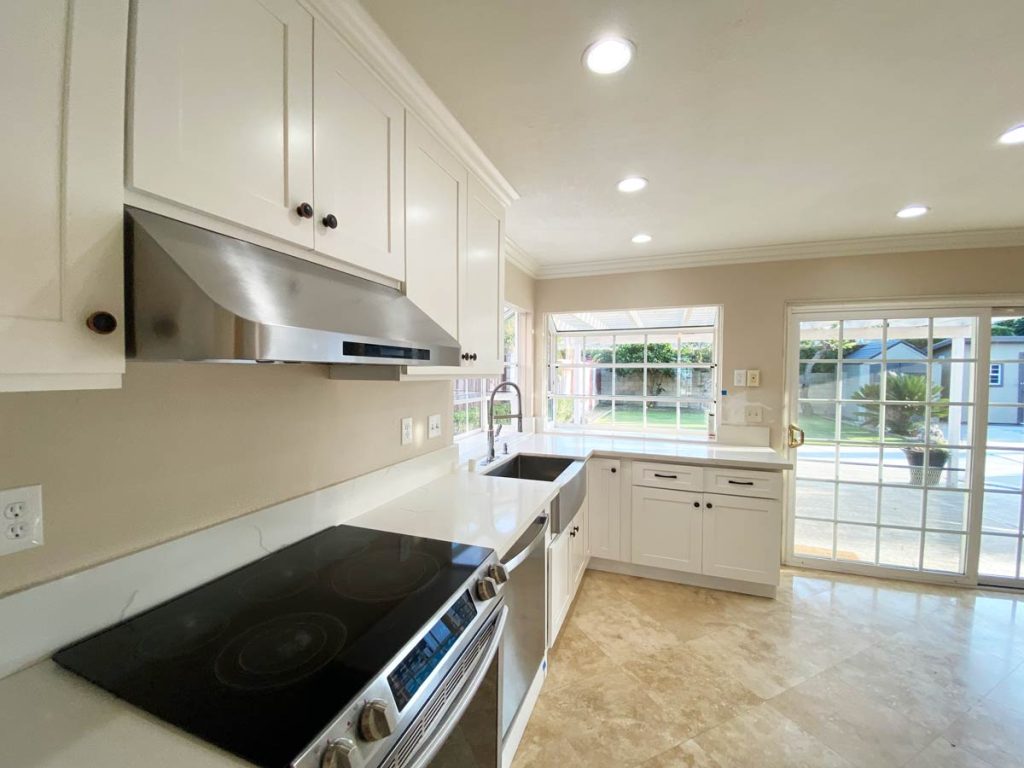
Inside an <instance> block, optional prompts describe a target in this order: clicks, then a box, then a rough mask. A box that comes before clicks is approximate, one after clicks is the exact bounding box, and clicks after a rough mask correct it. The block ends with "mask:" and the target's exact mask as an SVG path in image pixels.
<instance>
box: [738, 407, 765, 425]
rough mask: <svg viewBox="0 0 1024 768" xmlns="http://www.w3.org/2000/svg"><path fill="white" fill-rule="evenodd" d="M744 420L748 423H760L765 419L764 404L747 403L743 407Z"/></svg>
mask: <svg viewBox="0 0 1024 768" xmlns="http://www.w3.org/2000/svg"><path fill="white" fill-rule="evenodd" d="M743 420H744V421H745V422H747V423H748V424H760V423H761V422H762V421H764V406H762V405H747V406H745V407H744V408H743Z"/></svg>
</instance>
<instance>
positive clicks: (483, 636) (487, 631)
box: [382, 605, 508, 768]
mask: <svg viewBox="0 0 1024 768" xmlns="http://www.w3.org/2000/svg"><path fill="white" fill-rule="evenodd" d="M507 621H508V607H507V606H505V605H502V606H501V607H500V608H499V609H498V610H496V611H495V612H494V616H493V618H492V619H491V620H490V621H489V622H488V623H487V624H486V625H485V626H484V628H483V629H482V630H480V632H479V634H478V635H477V638H476V639H475V640H474V642H473V643H472V644H471V645H470V646H469V648H468V649H467V650H466V651H465V654H464V655H465V656H467V657H469V656H472V659H471V660H468V661H469V663H468V664H467V665H465V666H464V665H463V664H461V663H460V664H457V665H456V666H455V668H454V669H453V670H452V672H451V673H449V675H448V677H447V678H446V679H445V680H444V682H443V683H441V685H439V686H438V688H437V690H436V691H435V693H434V695H433V696H432V697H431V699H430V700H429V701H427V702H426V703H425V704H424V705H423V708H422V710H421V711H420V715H419V716H418V717H417V718H416V721H415V722H413V723H412V724H411V725H410V727H409V729H408V730H407V731H406V734H405V736H404V737H403V738H402V740H401V741H400V742H399V743H398V744H397V745H396V747H395V749H394V750H393V751H392V752H391V754H390V755H388V757H386V758H385V759H384V762H383V763H382V766H383V768H428V767H429V768H500V762H501V669H500V656H499V654H498V649H499V648H500V647H501V641H502V635H503V634H504V632H505V625H506V623H507Z"/></svg>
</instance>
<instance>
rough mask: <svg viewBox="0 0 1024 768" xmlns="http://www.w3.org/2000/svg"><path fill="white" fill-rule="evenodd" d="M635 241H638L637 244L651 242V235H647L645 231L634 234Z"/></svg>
mask: <svg viewBox="0 0 1024 768" xmlns="http://www.w3.org/2000/svg"><path fill="white" fill-rule="evenodd" d="M633 242H634V243H636V244H637V245H643V244H644V243H649V242H651V236H650V235H645V234H643V233H641V234H639V235H633Z"/></svg>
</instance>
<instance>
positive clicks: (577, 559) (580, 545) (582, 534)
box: [569, 499, 589, 602]
mask: <svg viewBox="0 0 1024 768" xmlns="http://www.w3.org/2000/svg"><path fill="white" fill-rule="evenodd" d="M587 527H588V526H587V500H586V499H584V500H583V506H582V507H581V509H580V511H579V512H577V513H576V519H575V520H573V525H572V528H571V529H570V533H571V534H572V535H571V538H572V541H571V542H570V544H569V546H570V549H571V553H570V558H569V559H570V574H569V601H570V602H572V600H573V599H574V598H575V597H576V590H577V589H578V588H579V586H580V582H581V581H583V573H584V572H585V571H586V570H587V560H588V559H589V556H588V553H587V534H588V530H587Z"/></svg>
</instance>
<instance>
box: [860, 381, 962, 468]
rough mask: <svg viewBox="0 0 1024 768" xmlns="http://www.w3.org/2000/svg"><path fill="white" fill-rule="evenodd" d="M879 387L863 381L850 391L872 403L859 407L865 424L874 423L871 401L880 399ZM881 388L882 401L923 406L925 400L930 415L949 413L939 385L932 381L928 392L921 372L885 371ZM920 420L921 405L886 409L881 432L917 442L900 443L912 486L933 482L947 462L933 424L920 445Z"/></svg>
mask: <svg viewBox="0 0 1024 768" xmlns="http://www.w3.org/2000/svg"><path fill="white" fill-rule="evenodd" d="M880 389H881V388H880V386H879V385H878V384H865V385H864V386H862V387H861V388H860V389H858V390H857V391H856V392H854V394H853V399H855V400H868V401H872V403H873V404H872V405H871V406H870V407H868V406H865V407H864V409H863V414H862V420H863V423H864V424H865V425H867V426H874V427H877V426H878V412H879V407H878V406H877V405H874V403H877V402H879V401H880V400H881V391H880ZM885 389H886V392H885V399H886V402H893V401H895V402H898V403H904V404H907V403H910V404H917V403H920V404H921V405H922V406H923V405H924V404H925V401H930V402H931V411H932V417H933V418H942V416H944V415H945V414H946V413H948V412H949V409H948V408H947V406H946V401H945V400H943V399H942V398H941V395H942V387H941V386H939V385H937V384H936V385H934V386H932V387H931V389H930V391H929V387H928V382H927V379H926V377H925V375H924V374H922V373H895V372H892V373H889V374H888V375H887V376H886V377H885ZM924 420H925V416H924V408H923V407H922V408H919V409H918V408H900V407H897V408H886V410H885V432H886V434H887V435H891V436H893V437H897V438H899V437H902V438H906V439H907V441H908V442H914V443H921V444H920V445H917V444H915V445H907V446H902V451H903V455H904V456H906V457H907V464H909V465H910V482H911V483H912V484H914V485H921V484H922V482H927V483H928V485H936V484H937V483H938V482H939V480H940V479H941V477H942V472H943V470H944V469H945V467H946V464H947V463H948V462H949V450H948V449H946V448H943V447H942V446H944V445H946V437H945V435H943V434H942V430H941V429H939V427H938V425H936V424H932V425H931V426H930V427H929V428H928V440H927V442H928V446H927V447H925V445H923V443H925V423H924ZM926 457H927V467H926V466H925V459H926Z"/></svg>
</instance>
